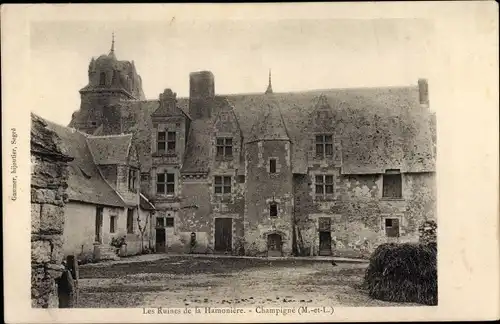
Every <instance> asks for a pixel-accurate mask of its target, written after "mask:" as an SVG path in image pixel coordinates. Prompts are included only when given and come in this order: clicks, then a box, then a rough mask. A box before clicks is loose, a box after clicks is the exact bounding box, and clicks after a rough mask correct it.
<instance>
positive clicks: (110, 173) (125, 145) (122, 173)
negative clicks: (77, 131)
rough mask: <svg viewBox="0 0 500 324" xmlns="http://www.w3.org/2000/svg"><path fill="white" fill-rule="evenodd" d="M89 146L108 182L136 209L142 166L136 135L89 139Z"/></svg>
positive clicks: (91, 137)
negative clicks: (134, 141)
mask: <svg viewBox="0 0 500 324" xmlns="http://www.w3.org/2000/svg"><path fill="white" fill-rule="evenodd" d="M87 145H88V147H89V149H90V152H91V154H92V158H93V160H94V163H95V164H96V165H97V167H98V168H99V171H100V173H101V174H102V176H103V177H104V179H105V180H106V182H107V183H108V184H109V185H110V186H111V187H112V188H113V189H114V190H115V191H116V192H117V193H118V194H119V195H120V197H122V199H123V201H125V203H126V204H127V205H130V206H133V205H137V204H138V202H139V196H138V194H139V189H140V183H139V175H140V164H139V155H138V153H137V149H136V148H135V146H134V145H133V135H132V134H125V135H123V134H122V135H111V136H89V137H87Z"/></svg>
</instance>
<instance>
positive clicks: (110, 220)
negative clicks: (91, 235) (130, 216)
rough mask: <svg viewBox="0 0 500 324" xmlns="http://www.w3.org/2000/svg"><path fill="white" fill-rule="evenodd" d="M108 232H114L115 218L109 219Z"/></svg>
mask: <svg viewBox="0 0 500 324" xmlns="http://www.w3.org/2000/svg"><path fill="white" fill-rule="evenodd" d="M109 232H110V233H114V232H116V216H110V217H109Z"/></svg>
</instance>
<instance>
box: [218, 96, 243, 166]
mask: <svg viewBox="0 0 500 324" xmlns="http://www.w3.org/2000/svg"><path fill="white" fill-rule="evenodd" d="M242 140H243V138H242V133H241V129H240V125H239V123H238V119H237V117H236V115H235V113H234V111H233V107H231V105H230V104H229V102H228V101H227V100H224V101H223V102H221V104H220V107H219V112H218V114H217V116H216V117H215V120H214V123H213V128H212V138H211V145H212V149H211V152H212V154H211V156H212V161H213V162H214V163H215V165H214V169H217V168H219V167H225V168H230V169H238V168H239V165H240V157H241V152H242ZM221 163H223V164H224V165H221Z"/></svg>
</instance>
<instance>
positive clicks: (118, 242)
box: [109, 236, 126, 249]
mask: <svg viewBox="0 0 500 324" xmlns="http://www.w3.org/2000/svg"><path fill="white" fill-rule="evenodd" d="M124 244H126V243H125V236H119V237H118V236H115V237H113V238H112V239H111V243H109V245H111V246H113V247H115V248H118V249H119V248H121V246H122V245H124Z"/></svg>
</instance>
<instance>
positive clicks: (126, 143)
mask: <svg viewBox="0 0 500 324" xmlns="http://www.w3.org/2000/svg"><path fill="white" fill-rule="evenodd" d="M87 144H88V146H89V148H90V151H91V153H92V155H93V157H94V162H95V163H96V164H97V165H107V164H127V158H128V155H129V151H130V146H131V144H132V134H125V135H107V136H87Z"/></svg>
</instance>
